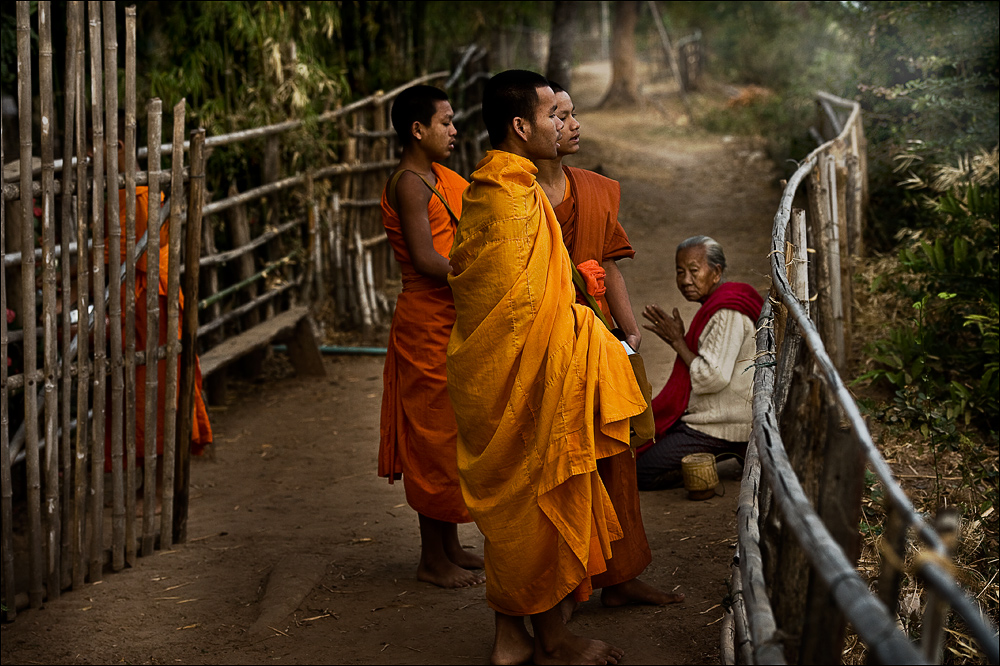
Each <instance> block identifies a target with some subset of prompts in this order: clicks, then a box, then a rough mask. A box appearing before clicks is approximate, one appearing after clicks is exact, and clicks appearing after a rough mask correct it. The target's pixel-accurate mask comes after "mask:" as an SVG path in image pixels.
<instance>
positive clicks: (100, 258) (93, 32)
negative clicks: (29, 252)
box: [80, 0, 118, 583]
mask: <svg viewBox="0 0 1000 666" xmlns="http://www.w3.org/2000/svg"><path fill="white" fill-rule="evenodd" d="M87 14H88V16H87V17H88V20H89V22H90V105H91V106H90V113H91V124H92V126H93V128H94V140H93V146H92V149H93V154H94V157H93V160H94V162H93V164H94V176H93V185H92V187H93V190H92V192H93V195H92V199H93V202H94V205H93V206H92V207H91V218H90V221H91V226H92V229H93V234H94V251H93V256H94V272H93V276H94V287H93V291H94V375H93V378H94V420H93V428H94V429H93V438H92V439H91V441H90V476H91V482H92V484H93V485H92V492H91V495H90V525H91V526H90V535H91V539H90V582H91V583H94V582H97V581H99V580H101V577H102V575H103V568H104V428H105V416H106V411H107V410H106V407H107V386H106V384H105V380H106V376H107V352H106V349H107V343H106V340H107V325H106V323H105V315H104V289H105V284H104V283H105V280H104V251H105V250H104V201H105V191H104V157H105V154H106V152H107V151H106V150H105V143H106V142H105V138H104V113H103V98H104V95H103V94H102V86H101V73H102V72H103V71H104V66H103V64H102V63H103V59H102V57H101V53H102V51H101V46H102V40H101V3H100V2H97V0H90V1H89V2H88V3H87ZM84 247H86V246H84ZM115 249H116V250H117V249H118V248H115ZM80 315H81V316H80V321H81V322H83V321H84V320H83V316H84V315H83V312H81V313H80ZM81 337H83V336H81Z"/></svg>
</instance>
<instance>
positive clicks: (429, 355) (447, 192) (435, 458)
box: [378, 164, 472, 523]
mask: <svg viewBox="0 0 1000 666" xmlns="http://www.w3.org/2000/svg"><path fill="white" fill-rule="evenodd" d="M434 174H435V175H436V176H437V190H438V191H439V192H440V193H441V194H442V195H443V196H444V198H445V200H447V201H448V205H449V206H451V209H452V210H453V211H455V214H456V215H461V211H462V192H463V191H464V190H465V188H466V186H467V185H468V182H467V181H466V180H465V179H464V178H462V177H461V176H459V175H458V174H457V173H455V172H454V171H452V170H451V169H447V168H445V167H443V166H441V165H439V164H435V165H434ZM427 216H428V219H429V220H430V226H431V236H432V238H433V241H434V249H435V250H437V252H438V253H439V254H441V255H442V256H445V257H447V256H448V253H449V252H451V245H452V243H453V242H454V240H455V221H454V220H452V218H451V215H450V214H449V213H448V210H447V208H445V206H444V204H443V203H441V201H440V200H439V199H438V198H437V197H436V196H431V200H430V203H429V204H428V206H427ZM382 224H383V225H384V226H385V232H386V236H388V238H389V244H390V245H391V246H392V249H393V252H394V253H395V255H396V261H398V262H399V266H400V272H401V274H402V278H403V292H402V293H401V294H400V295H399V298H398V299H397V300H396V311H395V313H394V314H393V316H392V327H391V328H390V329H389V343H388V345H387V349H388V351H387V353H386V356H385V368H384V370H383V371H382V381H383V389H382V419H381V429H380V438H379V454H378V474H379V476H386V477H388V478H389V483H392V482H393V480H394V479H396V478H399V476H400V475H402V477H403V488H404V489H405V490H406V501H407V502H408V503H409V505H410V506H411V507H413V509H414V510H415V511H417V512H418V513H421V514H423V515H425V516H427V517H429V518H434V519H435V520H442V521H446V522H450V523H467V522H469V521H471V520H472V517H471V516H469V512H468V511H466V509H465V501H464V500H463V499H462V491H461V488H460V487H459V484H458V463H457V458H456V453H455V437H456V433H457V427H456V425H455V413H454V412H453V411H452V408H451V401H450V400H449V399H448V387H447V379H446V376H445V350H446V349H447V347H448V336H449V335H451V327H452V325H453V324H454V323H455V305H454V302H453V301H452V298H451V289H450V288H449V287H448V285H447V284H443V283H441V282H440V281H437V280H433V279H431V278H427V277H424V276H422V275H420V274H419V273H417V271H416V269H415V268H414V267H413V263H412V262H411V260H410V253H409V251H408V250H407V249H406V243H405V241H404V240H403V229H402V226H401V225H400V221H399V215H398V214H397V213H396V211H395V210H393V209H392V206H390V205H389V202H388V199H387V193H385V192H383V193H382Z"/></svg>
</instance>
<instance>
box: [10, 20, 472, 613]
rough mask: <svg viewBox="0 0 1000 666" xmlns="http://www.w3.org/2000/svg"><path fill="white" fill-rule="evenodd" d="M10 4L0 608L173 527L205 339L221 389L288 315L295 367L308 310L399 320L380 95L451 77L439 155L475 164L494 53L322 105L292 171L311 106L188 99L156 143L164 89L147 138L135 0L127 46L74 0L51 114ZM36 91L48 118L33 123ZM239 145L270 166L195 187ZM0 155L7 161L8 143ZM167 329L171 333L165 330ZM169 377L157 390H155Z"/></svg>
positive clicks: (99, 572) (304, 359) (32, 601)
mask: <svg viewBox="0 0 1000 666" xmlns="http://www.w3.org/2000/svg"><path fill="white" fill-rule="evenodd" d="M16 10H17V24H16V27H17V40H18V41H17V48H18V51H17V58H18V73H19V77H18V119H19V126H18V128H19V131H18V136H19V155H18V158H17V160H16V162H12V164H11V165H9V168H5V169H4V177H3V182H2V186H3V189H2V192H3V197H2V203H3V205H2V206H0V216H2V219H0V255H2V258H3V262H2V263H3V270H2V271H0V277H2V284H0V299H2V306H3V309H4V312H5V313H6V312H7V309H8V308H10V309H11V310H12V311H14V313H15V315H16V319H15V320H14V321H13V323H12V324H9V323H8V321H7V318H6V317H4V318H2V319H0V355H2V356H3V358H4V359H7V358H11V359H12V365H11V366H10V367H8V366H7V365H6V363H0V388H2V396H0V412H2V413H0V486H2V488H0V491H2V492H0V508H2V527H0V531H2V543H0V545H2V558H0V559H2V576H0V581H2V603H3V607H4V613H5V617H6V618H7V619H8V620H12V619H14V617H15V616H16V613H17V610H18V609H19V608H24V607H26V606H32V607H39V606H41V604H42V603H43V601H44V600H46V599H49V600H51V599H54V598H56V597H58V596H59V594H60V593H61V591H63V590H65V589H68V588H72V589H78V588H80V587H83V586H85V585H86V584H88V583H94V582H97V581H99V580H100V579H101V577H102V576H103V575H104V574H105V573H106V572H107V571H109V570H110V571H118V570H120V569H122V568H124V567H127V566H132V565H134V564H135V562H136V558H137V557H139V556H147V555H150V554H152V553H153V552H154V551H155V550H157V549H168V548H171V547H172V546H173V544H174V543H178V542H183V541H184V540H185V538H186V534H185V532H186V521H187V511H188V501H189V495H188V488H189V478H190V448H189V447H188V446H180V445H178V442H185V443H186V442H189V441H190V436H191V430H192V419H191V414H192V411H193V404H194V403H193V401H194V385H195V381H196V374H197V367H198V360H197V359H198V357H199V356H200V359H201V372H202V373H203V374H204V375H205V376H206V377H208V382H207V384H206V387H207V388H208V389H209V393H211V392H212V391H213V389H214V391H215V393H216V395H215V396H212V397H216V398H217V397H218V394H219V393H220V392H221V391H223V390H224V386H225V379H224V378H225V371H226V366H227V365H228V364H230V363H232V362H233V361H235V360H237V359H239V358H242V357H244V356H246V355H247V354H250V358H251V359H256V361H257V362H259V360H260V358H261V356H260V355H261V353H263V352H264V351H265V350H266V348H267V346H268V345H269V343H270V342H272V341H274V340H275V339H277V338H278V337H280V336H282V335H285V336H287V335H291V336H293V338H294V339H293V340H292V341H291V342H292V343H293V344H290V345H289V351H290V353H292V356H293V363H295V364H296V366H297V369H299V370H300V371H305V372H309V371H310V370H311V369H312V370H315V369H316V366H319V367H321V365H320V364H319V360H318V359H319V357H318V350H316V349H315V347H316V344H315V338H314V335H313V333H312V324H311V319H310V316H309V315H310V312H317V311H320V310H323V311H326V312H331V311H332V312H333V313H334V315H335V317H334V321H333V323H332V325H333V326H334V327H336V328H338V329H360V330H361V331H362V332H363V333H369V332H371V331H372V330H374V329H375V328H376V327H378V326H380V325H385V324H387V323H388V322H389V321H390V319H391V316H392V309H393V307H394V303H395V291H396V290H398V284H399V276H398V269H397V267H396V265H395V262H394V260H393V255H392V252H391V248H390V247H389V245H388V243H387V239H386V236H385V233H384V231H383V229H382V225H381V214H380V210H379V205H380V204H379V200H380V195H381V190H382V187H383V185H384V183H385V180H386V178H387V176H388V174H389V172H390V171H391V169H392V167H393V166H395V164H396V157H395V155H396V151H395V147H396V140H395V134H394V132H393V131H392V130H391V129H390V123H389V110H390V107H391V104H392V101H393V100H394V99H395V97H396V96H397V95H398V94H399V93H400V92H402V91H403V90H404V89H405V88H407V87H409V86H411V85H414V84H418V83H435V82H436V83H438V84H442V85H443V86H444V87H445V89H446V90H447V91H448V92H449V94H450V96H451V99H452V103H453V105H454V108H455V109H456V123H457V124H459V127H460V129H462V130H464V131H463V133H462V135H461V136H460V137H459V142H458V146H457V150H456V154H455V155H454V157H453V163H452V164H451V166H452V168H454V169H456V170H457V171H459V172H461V173H466V174H468V173H470V172H471V171H472V169H473V168H474V166H475V164H476V162H477V161H478V159H479V157H480V155H481V154H482V153H483V150H484V145H485V141H486V133H485V132H483V131H482V127H481V126H480V124H479V123H480V121H479V115H480V114H479V108H480V106H479V100H480V99H481V91H482V86H483V84H484V83H485V80H486V79H487V78H488V76H489V74H488V72H487V69H486V66H487V58H486V52H485V51H484V50H483V49H481V48H479V47H476V46H471V47H469V48H467V49H464V50H463V51H462V52H461V53H458V54H456V59H455V66H454V68H453V69H452V70H451V71H442V72H436V73H433V74H429V75H427V76H424V77H421V78H419V79H416V80H414V81H411V82H409V83H407V84H406V85H403V86H400V87H398V88H395V89H393V90H390V91H388V92H384V93H383V92H379V93H376V94H375V95H372V96H370V97H366V98H364V99H361V100H358V101H356V102H352V103H350V104H345V105H343V106H341V107H340V108H337V109H335V110H332V111H330V112H327V113H324V114H322V115H321V116H319V117H318V118H315V119H314V122H313V123H312V124H311V125H310V128H312V129H311V131H317V130H316V128H319V131H323V132H326V133H327V136H329V137H332V138H333V143H334V145H335V147H336V149H337V150H336V159H335V160H333V161H332V162H330V163H325V164H307V165H304V167H303V168H302V169H300V170H299V171H297V172H295V173H288V172H287V170H286V168H285V164H284V163H283V158H284V157H285V155H286V153H288V152H289V151H290V150H291V148H290V147H288V148H286V144H287V145H288V146H291V143H290V141H292V140H293V139H294V138H295V136H296V135H295V133H296V132H300V133H301V132H302V131H303V129H304V126H305V123H304V121H302V120H297V119H292V120H288V121H285V122H282V123H278V124H275V125H270V126H266V127H256V128H252V129H247V130H242V131H238V132H233V133H230V134H225V135H219V136H205V132H204V130H193V131H190V132H189V131H188V130H187V127H186V124H185V113H186V110H185V103H184V100H180V101H179V102H177V103H176V104H175V105H174V106H173V112H172V116H171V120H172V132H171V137H170V142H169V143H164V142H163V140H162V130H163V111H162V103H161V101H160V100H158V99H153V100H149V101H148V102H147V104H146V105H145V115H146V127H147V136H146V137H145V145H144V146H140V145H139V140H140V137H139V136H138V130H137V125H138V122H137V112H138V111H137V104H138V102H137V100H136V84H135V81H136V19H135V8H134V7H127V8H125V9H124V14H125V21H124V26H125V35H124V44H125V49H124V51H125V54H124V58H120V57H119V52H118V51H119V37H118V35H117V34H116V32H117V27H116V26H117V25H119V24H118V22H117V21H116V14H115V12H116V7H115V3H114V2H95V1H90V2H81V1H74V2H69V3H67V4H66V5H65V11H66V24H67V39H66V52H65V54H64V57H65V77H64V83H65V85H64V89H63V98H62V99H63V104H64V113H63V118H62V126H61V128H60V126H59V123H58V120H57V118H56V117H55V110H54V103H53V101H54V90H53V76H52V70H53V57H54V53H53V50H52V38H51V25H52V20H51V15H50V12H51V10H52V5H51V3H50V2H39V3H38V10H37V13H36V15H37V19H36V24H35V25H34V26H33V25H32V24H31V23H32V21H31V18H30V10H29V3H28V2H18V3H17V7H16ZM33 29H34V30H36V31H37V35H38V42H37V43H38V49H37V53H32V46H31V33H32V30H33ZM120 60H122V61H123V62H124V66H123V67H122V68H121V69H122V70H123V71H119V61H120ZM88 65H89V66H88ZM33 66H37V68H38V69H37V72H38V76H37V79H36V80H37V81H38V82H39V89H38V90H36V91H33V90H32V67H33ZM122 74H123V78H122V83H121V84H120V83H119V76H120V75H122ZM87 85H89V86H90V89H89V91H88V90H87V89H86V86H87ZM119 85H121V86H122V90H123V91H124V95H123V98H124V99H119ZM35 100H38V101H37V102H35ZM88 101H89V105H88ZM33 103H35V104H37V107H36V108H38V109H39V110H40V123H41V127H40V128H33V127H32V118H33V116H32V110H33ZM121 111H123V112H124V113H123V116H122V119H123V123H124V126H123V128H119V127H118V124H119V113H120V112H121ZM120 129H121V131H119V130H120ZM88 130H89V132H90V135H89V136H88ZM33 131H34V132H35V136H40V137H41V141H40V145H39V146H35V145H33V143H32V137H33ZM118 136H122V140H123V143H124V156H125V158H124V163H123V165H122V173H119V166H118V161H117V159H115V157H114V156H113V153H114V151H106V150H105V147H106V146H111V147H113V146H114V145H115V144H116V142H117V138H118ZM57 139H58V140H57ZM60 140H61V142H60ZM237 143H242V144H244V146H246V147H247V149H248V151H254V152H256V154H260V155H262V156H263V160H262V168H261V172H260V173H259V174H249V176H248V177H247V178H246V179H245V181H244V182H247V181H249V182H251V183H253V182H255V181H256V182H257V184H255V185H253V186H251V187H248V188H247V189H245V190H244V191H239V189H238V188H237V187H236V186H235V185H234V184H230V185H229V187H228V191H227V194H226V196H224V197H221V198H213V194H215V193H211V192H208V191H207V190H206V186H207V182H208V178H207V175H209V174H211V169H212V162H211V157H210V154H211V152H212V151H213V150H219V149H221V148H222V147H224V146H227V145H230V144H237ZM57 144H59V145H61V147H62V155H61V159H58V160H56V159H54V158H55V154H54V153H55V146H56V145H57ZM36 148H37V155H36V152H35V150H36ZM164 158H167V159H169V171H167V170H165V169H164V168H163V165H162V163H163V160H164ZM39 159H40V164H39ZM33 160H34V162H33ZM141 161H145V166H146V169H145V171H143V170H141V164H140V162H141ZM0 163H4V164H5V166H6V156H5V155H2V154H0ZM57 175H58V179H57ZM140 186H147V187H148V189H149V201H150V202H157V201H161V200H165V201H164V202H163V204H162V206H157V205H150V206H149V215H148V228H149V230H150V232H148V233H145V234H141V235H139V237H137V232H136V208H137V201H136V188H137V187H140ZM119 190H123V191H124V193H125V195H124V199H123V203H124V210H119V206H120V204H119V197H118V196H117V194H118V191H119ZM161 192H162V193H163V197H162V199H161ZM22 193H24V194H25V196H22ZM36 207H38V208H40V209H41V215H40V219H39V221H38V223H37V225H38V227H37V228H38V230H39V231H36V218H35V208H36ZM57 219H58V223H57V222H56V220H57ZM105 220H106V222H105ZM157 230H161V233H156V231H157ZM161 234H162V236H161ZM161 238H162V241H163V243H165V245H163V246H162V247H161ZM122 247H123V248H124V255H122V253H121V252H120V251H119V248H122ZM106 248H107V250H106ZM123 256H124V261H122V258H123ZM161 256H162V257H166V258H167V260H168V269H167V276H166V298H165V299H163V298H160V297H159V295H158V290H157V289H156V288H155V287H153V288H150V289H147V290H146V291H145V298H146V300H145V301H144V305H145V307H144V308H142V309H143V310H144V311H145V312H146V319H145V321H139V320H137V311H138V310H139V309H138V308H137V305H139V304H138V303H137V302H136V299H135V298H126V297H125V295H128V294H135V293H136V291H135V290H136V284H137V280H138V269H137V266H138V265H139V264H140V262H141V261H142V259H143V258H144V259H145V263H146V272H147V273H148V274H149V275H152V276H154V277H153V278H152V279H151V285H155V284H156V278H155V276H156V275H158V274H159V272H160V271H159V261H160V257H161ZM192 258H196V259H197V260H192ZM39 264H40V265H39ZM39 291H40V294H41V295H40V297H39V296H38V295H37V294H38V292H39ZM182 294H183V298H184V302H185V304H186V307H184V308H183V309H182V308H181V307H180V301H181V295H182ZM163 321H165V322H166V325H165V327H164V326H163V325H162V322H163ZM39 324H40V325H39ZM137 327H141V328H137ZM161 329H164V330H166V331H180V334H179V335H167V336H166V339H162V338H161V337H160V330H161ZM137 331H145V333H146V340H147V344H146V347H145V349H139V348H137V343H136V340H137V337H136V333H137ZM296 340H297V341H298V342H299V343H303V342H305V343H306V344H305V345H304V347H305V350H306V351H305V352H303V351H302V349H301V348H302V347H303V345H302V344H300V345H299V348H300V349H299V351H298V352H295V345H294V343H295V341H296ZM39 345H40V346H41V350H39ZM310 345H311V347H312V355H310V354H309V353H308V351H309V349H308V348H309V347H310ZM39 351H41V354H39ZM39 356H40V358H39ZM157 362H163V363H164V364H165V370H166V371H165V374H164V375H163V376H162V377H161V376H159V373H158V372H154V371H150V372H148V373H145V382H146V383H145V386H144V388H145V404H137V386H136V377H137V369H138V368H140V367H143V366H145V365H147V363H149V364H150V365H155V364H156V363H157ZM240 365H241V366H244V365H250V366H251V367H252V366H253V365H254V363H250V364H240ZM160 381H165V394H166V396H167V399H166V404H165V405H158V404H157V394H158V389H159V387H158V383H159V382H160ZM140 410H141V413H142V414H143V415H144V416H145V420H144V422H145V430H144V432H143V433H142V435H143V439H144V441H146V442H150V445H149V446H152V444H151V443H152V442H155V441H156V439H157V421H158V420H160V421H161V423H162V425H161V426H160V430H161V431H162V433H163V434H162V442H163V446H162V457H159V456H156V455H145V456H144V457H143V460H142V461H141V463H140V465H141V467H137V466H136V464H137V460H136V435H137V433H136V427H137V426H136V422H137V416H138V414H139V413H140ZM106 458H108V460H107V461H106ZM106 468H109V469H110V470H111V471H110V472H107V473H106V472H105V469H106ZM106 479H107V483H108V485H109V488H108V489H107V492H106V489H105V487H104V486H105V482H106V481H105V480H106ZM157 484H162V486H161V487H162V491H161V494H162V500H161V503H162V511H161V512H160V513H158V512H157V507H156V497H157V494H158V493H157V488H156V486H157ZM140 487H141V490H142V494H141V501H142V507H141V511H140V510H139V508H140V507H138V506H137V496H138V491H139V489H140Z"/></svg>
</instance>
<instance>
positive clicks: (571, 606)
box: [559, 594, 577, 624]
mask: <svg viewBox="0 0 1000 666" xmlns="http://www.w3.org/2000/svg"><path fill="white" fill-rule="evenodd" d="M576 606H577V603H576V601H575V600H574V599H573V595H572V594H570V595H568V596H567V597H566V598H565V599H563V600H562V601H560V602H559V615H560V616H561V617H562V621H563V624H568V623H569V621H570V620H572V619H573V613H574V612H575V611H576Z"/></svg>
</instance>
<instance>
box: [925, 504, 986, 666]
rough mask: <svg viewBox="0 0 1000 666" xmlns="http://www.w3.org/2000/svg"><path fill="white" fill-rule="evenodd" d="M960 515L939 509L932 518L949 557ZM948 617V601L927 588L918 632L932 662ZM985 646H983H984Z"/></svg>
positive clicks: (939, 651)
mask: <svg viewBox="0 0 1000 666" xmlns="http://www.w3.org/2000/svg"><path fill="white" fill-rule="evenodd" d="M961 527H962V516H961V514H960V513H959V512H958V510H957V509H955V508H952V507H948V508H945V509H941V510H940V511H939V512H938V515H937V516H936V517H935V519H934V528H935V529H936V530H937V533H938V534H940V535H941V540H942V541H943V542H944V543H945V545H946V547H947V549H948V556H949V557H950V556H951V554H952V552H954V549H955V545H956V544H957V542H958V536H959V534H960V532H961ZM947 617H948V602H947V601H946V600H945V599H944V598H943V597H942V596H941V595H939V594H938V593H937V592H935V591H934V589H933V588H932V587H929V586H928V588H927V606H926V607H925V610H924V618H923V619H924V621H923V627H922V628H921V632H920V649H921V651H922V652H923V653H924V658H925V659H927V661H928V662H930V663H932V664H940V663H941V659H942V657H943V651H944V628H945V620H947ZM984 647H985V646H984Z"/></svg>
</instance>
